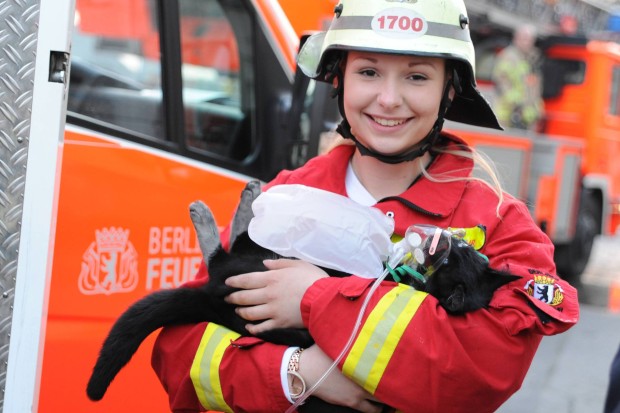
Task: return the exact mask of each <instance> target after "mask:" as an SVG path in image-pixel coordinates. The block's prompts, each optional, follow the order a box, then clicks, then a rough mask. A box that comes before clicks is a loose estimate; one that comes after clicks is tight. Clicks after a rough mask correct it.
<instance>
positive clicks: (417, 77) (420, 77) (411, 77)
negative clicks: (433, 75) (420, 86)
mask: <svg viewBox="0 0 620 413" xmlns="http://www.w3.org/2000/svg"><path fill="white" fill-rule="evenodd" d="M409 78H410V79H411V80H416V81H420V80H426V79H427V77H426V76H424V75H422V74H414V75H411V76H409Z"/></svg>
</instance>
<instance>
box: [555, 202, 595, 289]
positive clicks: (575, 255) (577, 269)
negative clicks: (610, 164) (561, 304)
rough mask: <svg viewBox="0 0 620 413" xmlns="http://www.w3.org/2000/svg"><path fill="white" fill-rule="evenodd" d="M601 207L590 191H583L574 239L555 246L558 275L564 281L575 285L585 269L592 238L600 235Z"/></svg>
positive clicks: (590, 250)
mask: <svg viewBox="0 0 620 413" xmlns="http://www.w3.org/2000/svg"><path fill="white" fill-rule="evenodd" d="M600 216H601V206H600V205H599V202H598V201H597V200H596V199H595V197H594V195H593V193H592V192H591V191H583V192H582V193H581V200H580V204H579V214H578V216H577V228H576V229H575V237H574V238H573V239H572V240H571V241H570V242H569V243H568V244H562V245H557V246H556V249H555V257H554V258H555V263H556V266H557V270H558V274H559V275H560V276H561V277H562V278H564V279H565V280H567V281H569V282H572V283H577V282H578V281H579V278H580V276H581V273H583V271H584V270H585V268H586V265H587V264H588V260H589V259H590V253H591V252H592V246H593V244H594V238H595V237H596V236H597V235H598V234H599V233H600Z"/></svg>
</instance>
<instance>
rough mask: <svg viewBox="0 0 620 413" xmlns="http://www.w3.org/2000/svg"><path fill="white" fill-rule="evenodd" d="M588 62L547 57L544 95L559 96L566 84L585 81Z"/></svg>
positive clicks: (548, 96)
mask: <svg viewBox="0 0 620 413" xmlns="http://www.w3.org/2000/svg"><path fill="white" fill-rule="evenodd" d="M585 75H586V64H585V62H583V61H581V60H566V59H551V58H550V59H546V60H545V61H544V63H543V79H545V81H544V82H543V97H544V98H545V99H550V98H554V97H557V96H559V95H560V94H561V93H562V89H563V88H564V86H566V85H579V84H581V83H583V81H584V79H585Z"/></svg>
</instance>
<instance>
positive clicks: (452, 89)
mask: <svg viewBox="0 0 620 413" xmlns="http://www.w3.org/2000/svg"><path fill="white" fill-rule="evenodd" d="M455 95H456V90H454V86H453V85H450V92H449V93H448V97H449V98H450V102H452V101H454V96H455Z"/></svg>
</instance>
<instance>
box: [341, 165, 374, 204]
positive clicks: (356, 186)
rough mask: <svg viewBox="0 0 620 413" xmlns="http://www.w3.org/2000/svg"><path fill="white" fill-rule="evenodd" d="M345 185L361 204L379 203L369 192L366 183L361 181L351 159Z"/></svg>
mask: <svg viewBox="0 0 620 413" xmlns="http://www.w3.org/2000/svg"><path fill="white" fill-rule="evenodd" d="M345 186H346V188H347V195H348V196H349V198H351V199H352V200H354V201H355V202H357V203H358V204H360V205H364V206H373V205H375V204H376V203H377V200H376V199H375V198H374V197H373V196H372V195H371V194H370V192H368V190H367V189H366V188H364V185H362V183H361V182H360V180H359V179H358V178H357V175H355V171H353V166H352V165H351V161H349V165H348V166H347V175H346V177H345Z"/></svg>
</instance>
